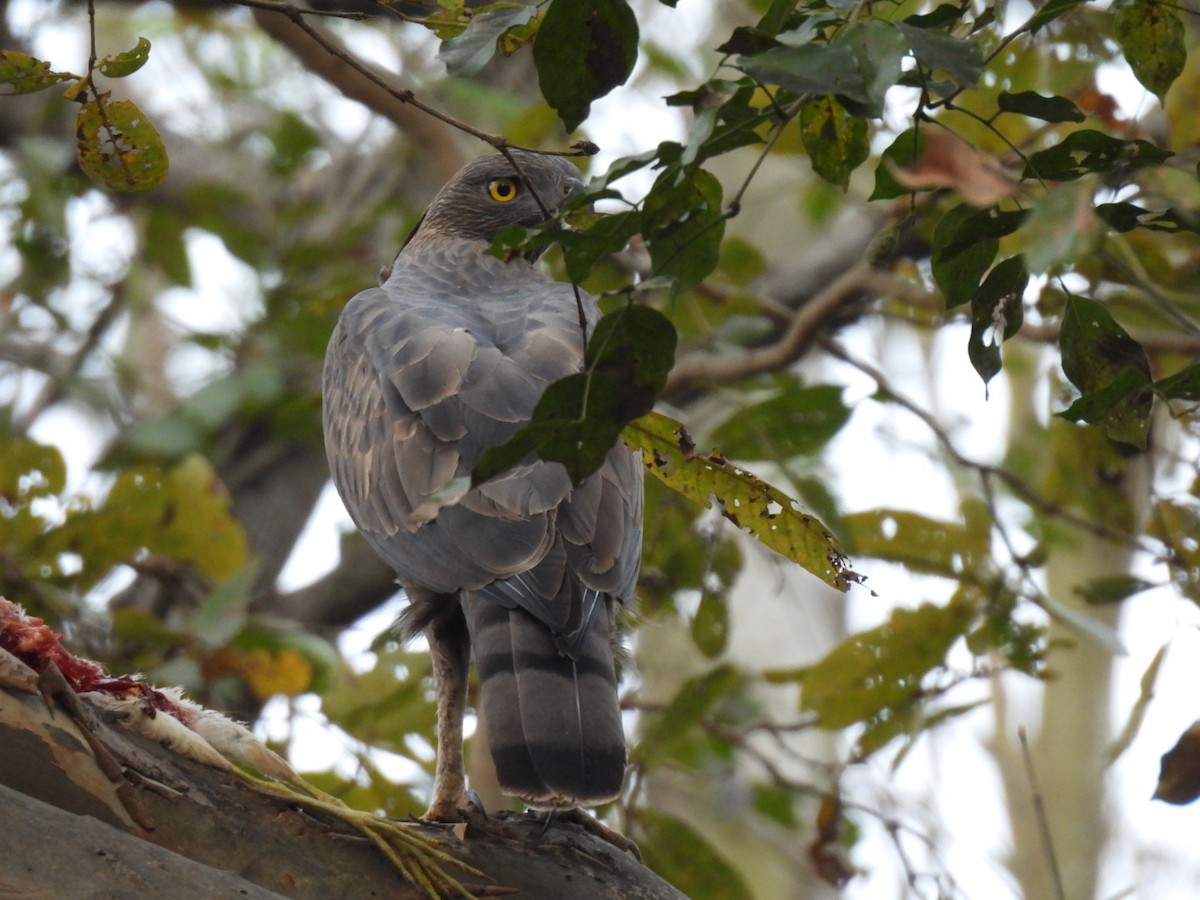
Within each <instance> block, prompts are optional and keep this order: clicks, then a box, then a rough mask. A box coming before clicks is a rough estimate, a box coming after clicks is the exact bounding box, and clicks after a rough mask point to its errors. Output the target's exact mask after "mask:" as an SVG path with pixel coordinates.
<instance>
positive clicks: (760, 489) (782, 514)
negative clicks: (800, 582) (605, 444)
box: [622, 413, 862, 591]
mask: <svg viewBox="0 0 1200 900" xmlns="http://www.w3.org/2000/svg"><path fill="white" fill-rule="evenodd" d="M622 436H623V437H624V439H625V443H626V444H628V445H629V446H630V447H632V448H633V449H635V450H640V451H641V453H642V461H643V462H644V463H645V465H646V468H647V469H649V470H650V472H651V473H652V474H653V475H656V476H657V477H658V478H660V479H662V481H663V482H664V483H665V484H666V485H667V486H668V487H670V488H671V489H672V490H674V491H677V492H678V493H680V494H683V495H684V496H685V497H689V498H690V499H692V500H693V501H695V502H696V503H699V504H701V505H702V506H708V505H709V504H710V503H715V506H716V508H717V509H718V511H719V512H720V513H721V515H723V516H724V517H725V518H727V519H729V520H730V521H731V522H733V524H734V525H736V526H737V527H738V528H745V529H746V530H748V531H749V532H750V534H751V535H753V536H754V537H755V538H757V539H758V540H759V541H760V542H761V543H763V544H764V545H765V546H767V547H770V548H771V549H772V550H774V551H775V552H777V553H780V554H782V555H783V556H785V557H787V558H788V559H790V560H792V562H795V563H797V564H798V565H800V566H802V567H803V568H805V569H807V570H808V571H809V572H811V573H812V574H814V575H816V576H817V577H818V578H820V579H821V580H822V581H824V582H825V583H826V584H828V585H830V586H832V587H835V588H837V589H838V590H840V591H845V590H849V588H850V585H851V583H856V582H860V581H861V580H862V576H860V575H858V574H857V573H856V572H854V571H853V570H852V569H850V567H849V560H847V559H846V557H845V555H844V554H843V553H842V552H841V550H839V549H838V547H837V544H836V543H835V541H834V539H833V535H831V534H830V533H829V530H828V529H827V528H825V526H824V525H822V524H821V523H820V522H819V521H818V520H817V519H816V518H815V517H814V516H811V515H809V514H808V513H805V512H802V511H801V510H800V509H799V508H798V507H797V505H796V502H795V501H794V500H793V499H792V498H791V497H789V496H787V495H786V494H784V493H783V492H782V491H780V490H779V489H777V488H774V487H772V486H771V485H769V484H767V483H766V482H765V481H762V480H761V479H759V478H756V477H755V476H754V475H752V474H751V473H749V472H747V471H745V470H744V469H739V468H738V467H737V466H735V465H733V464H732V463H730V462H729V461H728V460H727V459H725V457H723V456H722V455H720V454H719V453H712V454H709V455H707V456H705V455H698V454H696V452H695V446H694V445H693V444H692V443H691V438H690V436H689V435H688V433H687V430H686V429H685V428H684V427H683V426H682V425H680V424H679V423H678V422H676V421H674V420H673V419H670V418H668V417H667V416H664V415H662V414H660V413H649V414H647V415H645V416H642V417H641V418H640V419H638V420H637V421H636V422H633V423H631V424H630V425H629V426H628V427H627V428H626V429H625V430H624V432H622Z"/></svg>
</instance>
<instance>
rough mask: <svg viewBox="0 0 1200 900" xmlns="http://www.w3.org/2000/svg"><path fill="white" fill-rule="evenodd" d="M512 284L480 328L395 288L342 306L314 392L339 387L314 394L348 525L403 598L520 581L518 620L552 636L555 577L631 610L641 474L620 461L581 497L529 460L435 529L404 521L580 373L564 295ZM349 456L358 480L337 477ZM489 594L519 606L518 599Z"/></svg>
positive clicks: (533, 281)
mask: <svg viewBox="0 0 1200 900" xmlns="http://www.w3.org/2000/svg"><path fill="white" fill-rule="evenodd" d="M506 274H507V273H506ZM520 274H521V275H522V276H523V277H522V278H521V279H520V284H519V285H516V286H509V287H510V290H509V295H511V297H510V300H509V302H507V303H505V302H504V300H505V299H506V296H505V294H504V293H503V290H500V291H499V297H498V299H499V301H500V302H499V303H495V302H493V303H492V304H489V306H488V314H489V317H490V318H489V319H488V320H487V321H484V320H482V319H481V318H480V317H479V315H478V314H477V313H476V312H475V311H474V310H471V309H469V308H464V307H463V306H461V305H454V304H450V303H446V302H445V301H444V299H442V298H438V297H432V298H430V297H426V296H421V295H419V294H416V293H415V292H414V291H413V290H412V289H411V288H409V287H407V283H406V282H405V280H404V277H403V276H404V273H403V272H401V273H400V277H399V278H394V280H393V282H390V283H388V284H386V285H385V286H384V287H382V288H378V289H373V290H369V291H364V292H362V293H361V294H359V295H357V296H356V297H355V298H354V299H353V300H351V302H350V303H349V304H347V306H346V309H345V310H344V311H343V314H342V317H341V319H340V321H339V323H338V327H337V329H336V331H335V334H334V339H333V341H332V342H331V344H330V349H329V354H328V357H327V360H326V373H327V375H326V377H327V378H341V379H345V381H346V383H345V384H343V385H341V386H340V388H341V389H340V390H333V391H330V390H326V397H327V398H328V400H327V405H326V409H325V419H326V431H327V435H328V436H327V445H328V451H329V457H330V465H331V468H333V470H334V477H335V480H336V481H337V482H338V485H339V489H340V490H341V492H342V494H343V499H344V500H345V502H346V506H347V508H348V509H349V511H350V514H351V517H352V518H353V519H354V522H355V524H356V525H357V526H358V527H359V529H360V530H362V531H363V532H364V534H365V535H366V536H367V539H368V540H369V541H370V542H371V543H372V545H374V546H375V548H376V550H377V551H378V552H379V553H380V554H381V555H382V556H383V557H384V558H385V559H386V560H387V561H388V562H389V563H390V564H391V565H392V566H393V567H394V568H395V569H396V570H397V573H398V575H399V576H400V581H401V583H402V584H411V585H417V586H422V587H428V588H431V589H434V590H439V591H446V592H450V591H455V590H458V589H461V588H471V589H474V588H480V587H483V586H484V585H487V584H489V583H491V582H493V581H503V580H504V579H508V578H512V577H513V576H516V575H523V576H524V578H525V582H526V583H525V590H527V591H530V593H529V594H526V595H524V602H523V603H522V605H525V606H527V607H528V608H529V611H530V612H532V613H533V614H534V615H535V616H537V617H538V618H540V619H542V620H543V621H546V622H547V624H549V625H551V627H555V626H561V624H562V616H563V615H564V614H566V615H568V616H569V615H570V614H569V613H567V612H566V611H565V610H556V609H554V608H553V606H554V603H555V601H556V599H558V601H559V602H564V601H565V600H566V598H565V597H563V596H562V594H561V593H560V590H559V588H561V583H562V580H563V578H564V571H565V570H564V566H565V565H566V564H567V563H570V566H571V568H572V569H576V574H577V576H578V577H579V578H580V580H581V581H582V582H583V583H584V585H585V586H587V587H589V588H593V589H595V590H602V591H605V592H611V593H612V594H613V595H614V596H616V597H618V598H620V599H622V600H624V599H626V598H628V597H630V596H631V595H632V592H633V584H634V582H635V581H636V577H637V568H638V556H639V552H638V551H639V548H640V544H641V540H640V523H641V469H640V465H638V464H637V462H636V461H635V460H634V458H633V456H632V454H631V453H630V452H629V451H628V450H626V449H625V448H624V447H622V446H620V445H618V447H617V448H614V450H613V451H612V452H611V453H610V459H609V461H608V462H607V463H606V465H605V468H604V470H602V472H601V473H599V474H598V475H596V476H593V477H592V478H590V479H588V480H587V481H585V483H584V484H583V485H580V486H572V485H571V483H570V480H569V478H568V477H567V474H566V471H565V469H564V468H563V467H562V466H560V465H558V464H552V463H544V462H541V461H540V460H528V461H526V463H524V464H522V465H520V466H518V467H516V468H515V469H513V470H512V471H510V472H508V473H506V474H505V475H503V476H501V477H499V478H496V479H493V480H492V481H489V482H487V483H485V484H484V485H481V486H480V487H478V488H476V489H473V490H472V491H470V492H468V493H467V494H466V495H465V496H464V497H463V498H462V499H461V500H460V501H459V503H458V504H457V505H456V506H452V507H446V508H443V509H441V510H440V511H439V513H438V515H437V518H436V519H435V520H434V521H432V522H426V523H423V524H422V523H421V522H420V521H418V520H414V519H413V510H414V509H416V508H418V507H420V506H421V504H422V502H423V501H424V500H425V498H427V497H429V496H431V495H434V494H435V493H436V492H437V491H439V490H442V489H444V488H446V487H447V485H448V484H449V483H450V482H451V481H452V480H453V479H456V478H464V477H467V476H469V474H470V470H471V468H472V467H473V466H474V464H475V463H476V462H477V461H478V458H479V455H480V453H482V451H483V450H484V449H485V448H487V447H489V446H493V445H496V444H499V443H502V442H503V441H504V440H506V439H507V438H508V437H510V436H511V435H512V434H513V433H514V432H515V431H516V430H517V429H518V428H519V427H520V426H521V425H522V424H524V422H526V421H528V419H529V417H530V416H531V414H532V411H533V407H534V406H535V405H536V403H537V400H538V398H539V397H540V396H541V393H542V391H543V390H544V389H545V386H546V385H547V384H549V383H550V382H552V381H554V380H556V379H558V378H560V377H563V376H565V375H567V374H570V373H571V372H574V371H578V369H579V366H580V359H581V355H582V351H581V345H582V340H581V336H580V334H579V327H578V324H577V322H576V310H575V300H574V297H573V295H572V292H571V290H570V287H569V286H567V285H560V284H557V283H554V282H549V281H545V280H542V279H541V278H540V276H538V275H536V273H535V272H534V271H533V270H532V269H525V270H523V271H522V272H521V273H520ZM422 283H426V284H428V279H423V280H422ZM491 299H493V300H496V299H497V298H496V297H493V298H491ZM587 302H588V304H589V313H590V314H589V319H591V320H593V321H594V319H595V317H596V315H597V314H596V312H595V309H594V305H592V304H591V301H590V298H587ZM355 456H357V457H358V458H360V459H361V460H363V461H364V462H365V463H366V464H365V465H361V464H359V465H355V464H352V463H351V464H347V460H349V459H351V458H352V457H355ZM633 529H636V533H631V531H632V530H633ZM558 545H561V546H560V548H559V550H558V551H557V552H552V549H553V548H554V547H555V546H558ZM501 593H502V594H503V595H504V596H505V597H506V598H509V599H511V598H512V597H513V596H515V595H519V594H521V592H520V591H517V590H516V586H515V585H514V586H513V589H511V590H504V591H502V592H501ZM568 602H569V601H568ZM571 605H574V604H571Z"/></svg>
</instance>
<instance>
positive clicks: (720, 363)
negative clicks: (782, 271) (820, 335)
mask: <svg viewBox="0 0 1200 900" xmlns="http://www.w3.org/2000/svg"><path fill="white" fill-rule="evenodd" d="M874 273H875V270H874V268H873V267H872V266H871V264H870V263H869V262H866V261H865V260H864V261H862V262H860V263H858V264H857V265H856V266H854V267H853V268H851V269H850V270H849V271H847V272H845V273H844V274H843V275H841V276H840V277H838V278H836V279H835V280H834V281H833V282H831V283H830V284H829V285H828V286H826V287H825V289H824V290H822V291H821V292H820V293H819V294H817V295H816V296H815V297H813V298H812V299H810V300H809V301H808V302H806V303H805V304H804V305H803V306H801V307H800V308H799V309H797V310H796V312H795V314H794V315H793V317H792V320H791V323H790V325H789V326H788V328H787V330H786V331H785V332H784V334H783V336H782V337H781V338H780V339H779V340H778V341H776V342H775V343H773V344H768V345H767V346H765V347H759V348H757V349H755V350H750V351H747V352H746V353H743V354H740V355H737V356H733V355H725V356H717V355H715V354H712V353H708V352H696V353H690V354H688V355H686V356H683V357H681V358H680V359H678V360H676V362H675V368H674V369H672V370H671V374H670V376H669V377H668V378H667V386H666V391H665V392H666V393H671V392H675V391H678V390H680V389H682V388H684V387H691V386H693V385H697V384H702V383H709V384H711V383H721V382H726V381H730V380H733V379H737V378H747V377H749V376H751V375H760V374H763V373H765V372H777V371H779V370H780V369H782V368H784V367H785V366H787V365H789V364H790V363H792V362H795V361H796V360H797V359H799V358H800V357H801V356H802V355H803V354H804V352H805V351H806V350H807V349H808V348H809V347H810V346H811V345H812V342H813V339H814V338H815V337H816V335H817V332H818V330H819V329H820V327H821V325H822V324H824V323H825V322H826V321H828V319H829V317H830V316H831V315H832V314H833V313H834V311H835V310H837V309H838V308H839V307H841V306H842V305H843V304H845V303H847V302H849V301H850V300H853V299H855V298H856V297H858V296H859V295H861V294H862V293H864V292H867V291H869V290H870V289H871V287H872V286H873V285H876V284H877V282H876V281H875V278H874Z"/></svg>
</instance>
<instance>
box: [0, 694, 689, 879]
mask: <svg viewBox="0 0 1200 900" xmlns="http://www.w3.org/2000/svg"><path fill="white" fill-rule="evenodd" d="M78 697H79V700H80V701H81V703H84V704H89V705H90V703H89V701H88V697H87V695H86V694H81V695H78ZM94 726H95V730H94V733H93V734H91V735H87V734H84V733H83V732H82V731H81V730H80V728H79V727H78V726H77V725H76V724H75V722H74V720H73V719H72V718H70V717H68V716H67V715H65V714H64V713H63V711H62V710H61V709H58V710H51V709H50V708H49V707H48V706H47V705H46V703H45V701H44V700H43V699H42V698H41V697H40V696H38V695H36V694H27V693H19V692H14V691H9V690H6V689H4V688H3V687H0V747H2V748H3V762H4V764H3V765H2V766H0V853H3V858H4V859H6V860H9V861H14V860H20V861H21V864H20V865H11V866H8V867H6V870H5V885H6V887H8V888H10V889H11V888H12V887H13V885H14V884H16V885H19V886H20V889H19V890H18V893H21V894H22V895H23V896H24V895H26V894H28V895H30V896H32V895H37V896H68V895H71V896H74V895H77V894H78V891H79V887H80V885H81V884H84V883H86V884H88V885H89V888H91V889H92V893H94V894H103V895H105V896H109V895H112V896H122V897H129V898H134V900H140V898H150V897H163V896H170V897H172V898H185V900H193V898H195V900H200V898H202V897H232V896H239V897H241V896H247V897H252V898H263V900H266V898H271V897H278V896H286V897H298V898H322V900H323V898H328V897H394V898H398V900H404V898H424V897H426V894H425V892H424V891H422V890H421V889H419V888H416V887H414V886H413V885H411V884H407V883H405V882H404V881H403V880H402V879H401V878H400V876H399V874H398V873H397V871H396V870H395V869H394V868H392V866H391V864H390V863H389V862H387V860H386V859H385V858H384V856H383V855H382V854H381V853H380V852H379V851H378V850H376V848H375V847H374V845H372V844H371V843H369V842H368V841H367V840H366V839H365V838H363V837H362V836H361V835H359V834H357V833H356V832H354V831H352V830H350V829H349V828H348V827H347V826H346V825H345V824H344V823H342V822H340V821H338V820H335V819H332V818H329V817H327V816H326V815H325V814H324V813H320V812H314V813H311V814H310V813H308V812H303V811H301V810H300V809H299V808H297V807H296V806H295V805H293V804H291V803H289V802H287V801H286V800H284V799H281V798H279V797H275V796H269V795H267V794H264V793H261V792H260V791H258V790H256V789H254V788H252V787H250V786H249V785H247V784H245V783H244V782H243V781H241V780H239V779H237V778H234V777H232V776H231V775H229V774H228V773H225V772H221V771H219V770H217V769H212V768H208V767H206V766H203V765H200V764H199V763H195V762H192V761H191V760H189V759H185V758H183V757H181V756H179V755H178V754H175V753H173V752H171V751H169V750H167V749H165V748H164V747H162V746H160V745H159V744H157V743H154V742H152V741H148V740H146V739H145V738H142V737H140V736H139V735H136V734H132V733H129V732H126V731H124V730H123V729H122V728H120V727H118V726H117V725H116V724H114V723H112V722H106V721H104V720H103V719H101V718H99V717H97V721H96V722H95V723H94ZM97 738H98V739H99V742H100V743H101V745H102V746H104V747H105V748H107V749H114V748H115V749H116V752H117V753H118V754H119V756H120V759H121V762H122V765H120V766H119V767H117V768H116V769H112V768H111V767H109V768H108V769H103V768H101V766H100V765H99V764H98V762H97V757H96V756H95V755H94V754H93V752H92V750H91V749H89V748H90V747H91V746H93V745H94V744H95V741H96V739H97ZM130 803H133V804H134V805H135V806H136V807H137V811H138V815H137V816H136V817H135V816H132V815H131V814H130V812H129V804H130ZM147 817H148V818H147ZM137 819H142V824H141V825H139V824H138V821H137ZM411 827H412V828H413V829H414V830H415V831H416V832H417V833H419V834H421V835H423V836H425V837H427V838H432V839H433V840H435V841H436V842H437V843H438V845H439V846H440V847H441V848H442V849H443V850H445V851H446V852H447V853H450V854H451V855H452V856H454V857H455V858H457V859H460V860H462V861H463V862H466V863H467V864H468V865H470V866H473V867H474V868H476V869H478V870H480V871H481V872H483V873H485V875H486V876H487V878H489V879H490V881H489V883H486V884H480V883H476V884H474V885H469V887H471V889H472V890H473V892H474V893H475V895H476V896H489V895H499V894H508V893H514V890H513V889H516V892H517V893H520V894H521V896H527V897H563V896H568V895H569V896H571V897H572V898H577V900H610V898H612V897H614V896H622V897H632V896H636V897H643V898H648V900H682V895H681V894H680V893H679V892H678V891H676V890H675V889H674V888H672V887H671V886H670V885H668V884H667V883H666V882H664V881H663V880H662V879H660V878H659V877H658V876H656V875H654V873H652V872H650V871H649V870H648V869H645V868H644V867H643V866H641V865H640V864H639V863H637V862H636V861H635V860H634V859H633V858H632V857H631V856H629V855H627V854H625V853H621V852H619V851H618V850H617V849H616V848H615V847H613V846H612V845H611V844H609V843H607V842H606V841H604V840H603V839H601V838H599V837H596V836H595V835H593V834H591V833H589V832H587V831H586V830H585V829H584V828H583V827H582V826H578V825H575V824H573V823H569V822H561V821H560V822H555V823H554V824H553V825H552V826H551V827H550V828H549V829H546V828H545V826H544V823H543V822H542V821H541V820H540V819H539V818H537V817H532V816H528V815H512V816H504V815H496V816H485V815H482V814H480V815H472V816H471V818H470V820H469V821H468V822H466V823H465V826H459V827H458V828H456V829H450V828H447V827H445V826H430V825H421V824H418V823H415V822H414V823H413V824H412V825H411ZM451 874H456V873H453V872H452V873H451ZM82 879H87V880H86V881H84V880H82ZM473 880H475V881H476V882H478V877H475V878H474V879H473ZM172 882H173V883H172ZM247 882H250V883H252V884H248V883H247ZM105 887H107V888H109V889H102V888H105Z"/></svg>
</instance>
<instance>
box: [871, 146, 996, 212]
mask: <svg viewBox="0 0 1200 900" xmlns="http://www.w3.org/2000/svg"><path fill="white" fill-rule="evenodd" d="M924 137H925V143H924V146H923V148H922V149H921V153H920V155H919V156H917V158H916V159H914V160H913V161H912V162H911V163H910V164H909V165H907V166H905V167H904V168H899V167H897V166H895V165H893V166H892V167H891V171H892V177H894V178H895V179H896V181H898V182H900V184H902V185H904V187H907V188H912V189H914V190H916V189H919V188H950V189H952V190H955V191H957V192H958V193H959V194H960V195H961V196H962V198H963V200H964V201H966V202H967V203H969V204H970V205H971V206H977V207H979V208H981V209H983V208H986V207H989V206H992V205H993V204H995V203H997V202H999V201H1000V200H1004V199H1005V198H1007V197H1011V196H1012V195H1013V194H1014V193H1016V190H1017V185H1016V182H1015V181H1013V179H1012V177H1011V176H1010V175H1009V174H1008V172H1007V171H1005V169H1004V167H1003V166H1002V165H1001V164H1000V162H999V161H998V160H997V159H995V158H994V157H991V156H988V155H987V154H986V153H982V152H980V151H979V150H976V149H975V148H974V147H972V146H971V145H970V144H968V143H967V142H966V141H964V140H963V139H962V138H960V137H956V136H955V135H953V134H950V133H949V132H947V131H942V130H938V129H930V130H928V131H927V132H926V133H925V136H924Z"/></svg>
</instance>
